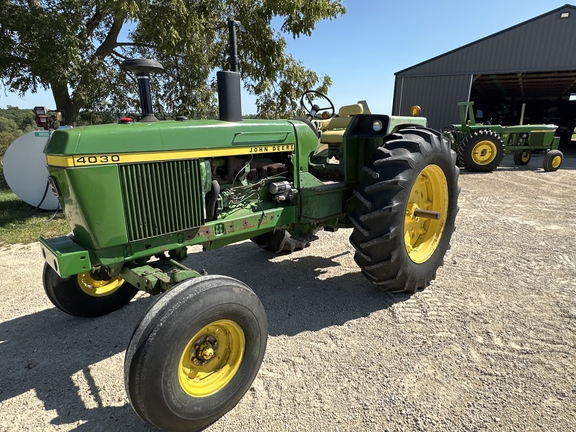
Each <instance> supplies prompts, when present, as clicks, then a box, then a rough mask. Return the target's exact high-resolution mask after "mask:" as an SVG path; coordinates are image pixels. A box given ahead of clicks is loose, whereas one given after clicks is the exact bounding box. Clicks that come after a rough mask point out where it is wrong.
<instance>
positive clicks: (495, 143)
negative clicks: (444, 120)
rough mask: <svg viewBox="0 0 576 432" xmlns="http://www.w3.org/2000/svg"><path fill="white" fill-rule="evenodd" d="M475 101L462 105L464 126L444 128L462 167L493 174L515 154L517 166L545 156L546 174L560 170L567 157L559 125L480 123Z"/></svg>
mask: <svg viewBox="0 0 576 432" xmlns="http://www.w3.org/2000/svg"><path fill="white" fill-rule="evenodd" d="M473 105H474V102H460V103H459V104H458V106H459V108H460V124H459V125H452V126H448V127H446V128H444V129H443V132H444V133H445V135H447V136H448V137H449V139H450V140H451V142H452V147H453V148H454V150H455V151H456V153H457V154H458V165H459V166H462V167H464V168H466V169H468V170H470V171H479V172H489V171H493V170H494V169H496V168H497V167H498V165H500V163H501V162H502V159H503V158H504V155H505V154H508V153H514V163H515V164H516V165H526V164H528V162H530V159H531V157H532V154H533V153H539V154H544V160H543V163H542V167H543V168H544V170H545V171H556V170H557V169H558V168H560V165H561V164H562V161H563V158H564V156H563V155H562V152H561V151H560V150H558V145H559V137H555V136H554V133H555V132H556V129H557V126H555V125H518V126H501V125H492V124H489V123H482V124H477V123H476V119H475V117H474V111H473Z"/></svg>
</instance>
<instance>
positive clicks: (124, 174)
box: [120, 160, 204, 241]
mask: <svg viewBox="0 0 576 432" xmlns="http://www.w3.org/2000/svg"><path fill="white" fill-rule="evenodd" d="M120 181H121V185H122V193H123V195H124V211H125V214H126V228H127V230H128V239H129V240H130V241H135V240H143V239H146V238H150V237H155V236H159V235H163V234H168V233H173V232H177V231H184V230H188V229H191V228H195V227H199V226H201V225H203V223H204V205H203V202H202V189H201V188H202V177H201V173H200V163H199V161H198V160H179V161H172V162H155V163H146V164H135V165H121V166H120Z"/></svg>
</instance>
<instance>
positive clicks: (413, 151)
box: [350, 127, 460, 292]
mask: <svg viewBox="0 0 576 432" xmlns="http://www.w3.org/2000/svg"><path fill="white" fill-rule="evenodd" d="M458 176H459V170H458V168H457V167H456V155H455V153H454V152H453V151H452V150H451V149H450V146H449V144H448V143H447V142H446V141H445V140H443V139H442V137H441V135H440V134H439V133H438V132H436V131H433V130H431V129H426V128H420V127H418V128H416V127H415V128H406V129H403V130H400V131H399V132H397V133H394V134H392V135H389V136H388V137H386V138H384V144H383V145H382V146H381V147H379V148H377V149H376V150H375V151H374V154H373V155H372V160H371V162H370V163H369V164H368V165H366V166H365V167H364V168H363V169H362V172H361V178H360V185H359V186H358V188H357V189H356V190H355V191H354V195H355V196H356V199H357V203H356V206H355V208H354V211H353V212H352V214H351V216H350V218H351V220H352V223H353V225H354V229H353V231H352V235H351V236H350V242H351V244H352V246H353V247H354V248H355V249H356V253H355V255H354V260H355V261H356V263H357V264H358V265H359V266H360V268H361V269H362V273H363V274H364V275H365V276H366V277H367V278H368V279H369V280H371V281H372V282H373V283H375V284H376V285H378V286H379V287H380V288H382V289H383V290H385V291H388V292H415V291H416V290H417V289H418V288H425V287H426V285H427V284H428V282H429V281H430V280H432V279H434V278H435V277H436V270H437V269H438V267H439V266H440V265H442V263H443V259H444V255H445V253H446V251H447V250H448V248H449V246H450V238H451V236H452V233H453V232H454V220H455V218H456V213H457V212H458V203H457V201H458V194H459V191H460V188H459V186H458ZM434 216H437V217H439V219H437V220H436V219H431V218H430V217H434Z"/></svg>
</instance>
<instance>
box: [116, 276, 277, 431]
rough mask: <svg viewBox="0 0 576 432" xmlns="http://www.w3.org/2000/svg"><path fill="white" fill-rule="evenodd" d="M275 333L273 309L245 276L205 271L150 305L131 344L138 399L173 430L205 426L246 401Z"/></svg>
mask: <svg viewBox="0 0 576 432" xmlns="http://www.w3.org/2000/svg"><path fill="white" fill-rule="evenodd" d="M267 339H268V324H267V321H266V312H265V311H264V307H263V306H262V303H261V302H260V300H259V299H258V297H257V296H256V295H255V294H254V292H252V290H251V289H250V288H248V287H247V286H246V285H245V284H243V283H242V282H240V281H238V280H236V279H232V278H230V277H226V276H218V275H214V276H202V277H198V278H193V279H189V280H186V281H184V282H182V283H180V284H179V285H177V286H175V287H173V288H171V289H170V290H169V291H167V292H166V293H165V294H163V295H162V296H161V297H159V299H158V300H157V301H156V302H155V303H154V304H153V305H152V306H151V307H150V309H149V310H148V312H147V313H146V314H145V315H144V317H143V318H142V320H141V321H140V323H139V324H138V326H137V327H136V329H135V331H134V334H133V335H132V338H131V340H130V344H129V345H128V349H127V351H126V358H125V362H124V382H125V386H126V392H127V393H128V397H129V399H130V404H131V405H132V407H133V408H134V410H135V411H136V413H137V414H138V415H139V416H140V417H141V418H142V419H143V420H144V421H146V422H147V423H149V424H151V425H153V426H155V427H157V428H159V429H161V430H166V431H197V430H200V429H203V428H205V427H207V426H208V425H210V424H212V423H213V422H215V421H216V420H218V419H219V418H220V417H222V416H223V415H224V414H226V413H227V412H228V411H230V410H231V409H232V408H234V406H236V404H237V403H238V402H239V401H240V399H242V397H243V396H244V394H245V393H246V391H248V389H249V388H250V386H251V385H252V382H253V381H254V378H255V377H256V375H257V373H258V370H259V369H260V365H261V364H262V360H263V358H264V353H265V351H266V342H267Z"/></svg>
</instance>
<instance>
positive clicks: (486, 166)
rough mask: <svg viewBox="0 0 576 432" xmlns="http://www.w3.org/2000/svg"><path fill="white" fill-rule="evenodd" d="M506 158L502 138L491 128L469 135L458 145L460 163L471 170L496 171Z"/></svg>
mask: <svg viewBox="0 0 576 432" xmlns="http://www.w3.org/2000/svg"><path fill="white" fill-rule="evenodd" d="M502 159H504V143H503V142H502V138H500V136H499V135H498V134H497V133H496V132H493V131H491V130H479V131H475V132H473V133H472V134H470V135H468V136H467V137H466V138H464V140H463V141H462V142H461V143H460V145H459V146H458V163H459V165H461V166H464V167H466V169H468V170H469V171H477V172H490V171H494V170H495V169H496V168H497V167H498V165H500V163H502Z"/></svg>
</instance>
